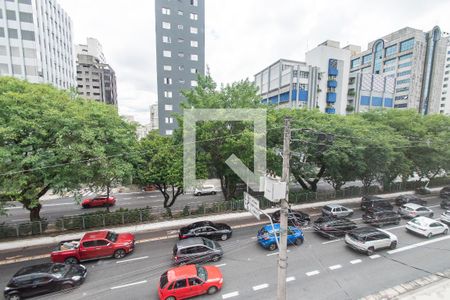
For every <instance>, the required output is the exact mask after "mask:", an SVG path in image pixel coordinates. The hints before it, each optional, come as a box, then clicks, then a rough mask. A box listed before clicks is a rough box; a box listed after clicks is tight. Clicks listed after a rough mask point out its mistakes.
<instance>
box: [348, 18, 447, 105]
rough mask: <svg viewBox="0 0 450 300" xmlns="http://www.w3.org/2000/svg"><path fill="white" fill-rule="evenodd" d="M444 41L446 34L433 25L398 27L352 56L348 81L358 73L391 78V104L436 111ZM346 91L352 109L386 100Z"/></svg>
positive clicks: (445, 48) (438, 99)
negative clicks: (428, 28)
mask: <svg viewBox="0 0 450 300" xmlns="http://www.w3.org/2000/svg"><path fill="white" fill-rule="evenodd" d="M447 43H448V38H446V37H443V36H442V33H441V30H440V29H439V27H437V26H436V27H434V28H433V30H431V31H429V32H423V31H422V30H417V29H413V28H410V27H406V28H403V29H400V30H398V31H395V32H393V33H391V34H388V35H386V36H384V37H382V38H380V39H377V40H375V41H372V42H370V43H369V45H368V47H367V50H366V51H363V52H361V53H358V54H354V55H353V56H352V60H351V65H350V81H352V80H356V79H357V77H358V76H357V74H358V73H368V74H377V75H378V74H379V75H383V78H384V79H386V78H394V79H395V90H394V101H393V107H394V108H414V109H417V111H418V112H420V113H422V114H429V113H439V112H440V105H441V98H442V86H443V85H442V82H443V80H444V78H445V77H444V64H445V60H446V54H447ZM447 78H448V77H447ZM447 80H448V79H447ZM381 81H383V80H377V81H376V82H379V83H380V82H381ZM374 83H375V82H374ZM377 88H378V89H379V87H377ZM348 94H349V96H348V103H349V105H351V106H353V107H355V109H356V111H362V110H366V109H368V108H370V107H382V106H384V103H385V102H386V101H385V100H383V101H380V97H379V95H376V96H373V97H367V96H364V95H360V97H359V98H358V97H356V96H357V93H356V92H355V91H354V90H352V88H350V90H349V92H348ZM387 99H388V100H387V102H386V103H388V104H389V98H387Z"/></svg>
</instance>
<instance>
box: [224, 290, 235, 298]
mask: <svg viewBox="0 0 450 300" xmlns="http://www.w3.org/2000/svg"><path fill="white" fill-rule="evenodd" d="M236 296H239V292H238V291H236V292H231V293H228V294H223V295H222V299H228V298H232V297H236Z"/></svg>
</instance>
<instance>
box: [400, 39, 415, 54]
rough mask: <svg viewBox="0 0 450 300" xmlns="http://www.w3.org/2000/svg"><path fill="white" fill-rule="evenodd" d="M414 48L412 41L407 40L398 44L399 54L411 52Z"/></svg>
mask: <svg viewBox="0 0 450 300" xmlns="http://www.w3.org/2000/svg"><path fill="white" fill-rule="evenodd" d="M413 47H414V39H413V38H412V39H409V40H406V41H403V42H401V43H400V52H403V51H407V50H411V49H412V48H413Z"/></svg>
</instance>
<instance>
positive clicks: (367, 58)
mask: <svg viewBox="0 0 450 300" xmlns="http://www.w3.org/2000/svg"><path fill="white" fill-rule="evenodd" d="M371 61H372V53H370V54H367V55H364V56H363V58H362V64H363V65H364V64H367V63H370V62H371Z"/></svg>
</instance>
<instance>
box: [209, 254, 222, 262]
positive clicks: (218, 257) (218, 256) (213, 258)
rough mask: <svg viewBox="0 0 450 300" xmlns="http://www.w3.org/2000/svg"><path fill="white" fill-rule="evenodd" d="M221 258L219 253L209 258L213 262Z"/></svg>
mask: <svg viewBox="0 0 450 300" xmlns="http://www.w3.org/2000/svg"><path fill="white" fill-rule="evenodd" d="M220 259H221V257H220V255H213V257H212V258H211V261H213V262H217V261H219V260H220Z"/></svg>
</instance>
